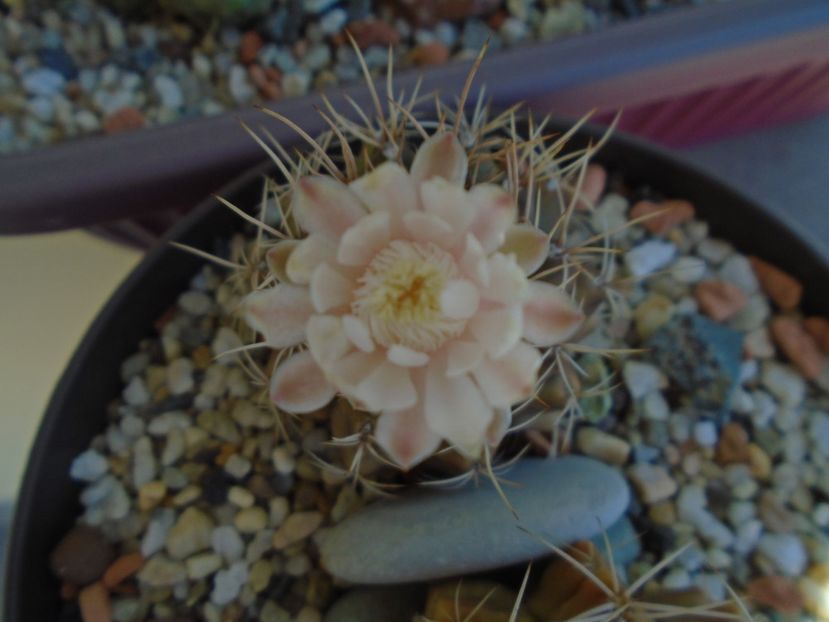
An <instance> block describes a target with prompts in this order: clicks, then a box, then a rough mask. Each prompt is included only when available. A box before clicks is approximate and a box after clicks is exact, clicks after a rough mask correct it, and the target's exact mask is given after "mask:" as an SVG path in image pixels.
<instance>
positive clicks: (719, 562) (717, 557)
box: [705, 549, 732, 570]
mask: <svg viewBox="0 0 829 622" xmlns="http://www.w3.org/2000/svg"><path fill="white" fill-rule="evenodd" d="M705 559H706V561H707V562H708V567H709V568H713V569H714V570H725V569H726V568H729V567H730V566H731V561H732V560H731V556H730V555H729V554H728V553H726V552H725V551H723V550H722V549H710V550H709V551H708V552H707V553H706V555H705Z"/></svg>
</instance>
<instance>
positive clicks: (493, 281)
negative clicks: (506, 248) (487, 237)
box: [481, 253, 528, 304]
mask: <svg viewBox="0 0 829 622" xmlns="http://www.w3.org/2000/svg"><path fill="white" fill-rule="evenodd" d="M489 274H490V281H489V287H487V288H486V289H485V290H484V291H482V292H481V296H482V297H483V298H485V299H487V300H492V301H494V302H500V303H503V304H520V303H521V302H522V301H523V300H524V299H525V298H526V296H527V287H528V283H527V277H526V275H525V274H524V271H523V270H522V269H521V267H520V266H519V265H518V264H517V263H516V262H515V259H514V258H513V257H511V256H507V255H502V254H501V253H495V254H493V255H491V256H490V257H489Z"/></svg>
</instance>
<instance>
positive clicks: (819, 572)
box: [799, 563, 829, 620]
mask: <svg viewBox="0 0 829 622" xmlns="http://www.w3.org/2000/svg"><path fill="white" fill-rule="evenodd" d="M799 587H800V593H801V594H802V595H803V601H804V605H805V607H806V609H807V611H809V612H811V613H813V614H814V615H816V616H817V617H818V620H826V619H829V602H827V599H826V593H827V590H829V564H826V563H821V564H817V565H815V566H812V567H811V568H809V571H808V572H807V573H806V576H805V577H803V578H802V579H801V580H800V582H799Z"/></svg>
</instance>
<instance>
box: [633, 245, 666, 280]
mask: <svg viewBox="0 0 829 622" xmlns="http://www.w3.org/2000/svg"><path fill="white" fill-rule="evenodd" d="M676 250H677V249H676V246H675V245H674V244H671V243H670V242H664V241H662V240H648V241H647V242H644V243H642V244H640V245H638V246H635V247H634V248H632V249H630V250H629V251H628V252H627V253H626V254H625V265H626V266H627V269H628V270H629V271H630V273H631V274H632V275H633V276H635V277H644V276H648V275H649V274H653V273H654V272H656V271H657V270H661V269H662V268H664V267H665V266H667V265H668V264H669V263H671V261H673V259H674V256H675V255H676Z"/></svg>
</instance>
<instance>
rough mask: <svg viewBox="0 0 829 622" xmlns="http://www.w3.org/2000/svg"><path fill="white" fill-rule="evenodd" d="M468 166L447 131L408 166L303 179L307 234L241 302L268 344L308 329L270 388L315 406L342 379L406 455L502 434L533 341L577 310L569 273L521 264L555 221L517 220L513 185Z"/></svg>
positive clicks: (380, 438) (391, 450) (382, 439)
mask: <svg viewBox="0 0 829 622" xmlns="http://www.w3.org/2000/svg"><path fill="white" fill-rule="evenodd" d="M466 175H467V156H466V153H465V151H464V149H463V148H462V146H461V145H460V143H459V142H458V140H457V138H456V137H455V136H454V134H451V133H439V134H436V135H434V136H432V137H431V138H429V139H427V140H426V141H425V142H424V143H423V145H422V146H421V147H420V149H419V150H418V152H417V154H416V156H415V158H414V161H413V163H412V166H411V170H410V171H406V170H405V169H404V168H403V167H401V166H399V165H398V164H396V163H393V162H386V163H384V164H382V165H380V166H378V167H377V168H375V169H374V170H372V171H371V172H369V173H367V174H366V175H364V176H362V177H360V178H358V179H356V180H354V181H352V182H351V183H349V184H348V185H346V184H344V183H341V182H339V181H337V180H336V179H334V178H333V177H326V176H308V177H304V178H301V179H299V180H297V181H296V183H295V185H294V188H293V198H292V201H293V204H292V211H293V214H294V215H295V218H296V221H297V223H298V224H299V225H300V227H301V228H302V229H303V230H304V231H305V232H306V233H307V234H308V235H307V237H306V238H304V239H302V240H300V241H298V242H297V241H293V240H291V241H287V240H286V241H284V242H280V243H279V244H278V245H277V247H276V248H274V249H273V250H272V251H271V253H272V256H273V257H274V258H275V260H274V263H278V264H279V266H280V267H279V269H278V270H275V273H277V274H278V275H281V278H280V282H279V283H278V284H277V285H276V286H273V287H270V288H267V289H262V290H259V291H255V292H253V293H252V294H250V295H249V296H248V297H247V298H246V299H245V302H244V312H245V317H246V320H247V322H248V323H249V324H250V326H251V327H253V328H254V329H255V330H257V331H258V332H259V333H261V334H262V335H263V337H264V339H265V341H266V343H267V344H268V345H270V346H271V347H274V348H287V347H291V346H298V345H301V344H306V345H307V349H302V350H300V351H299V352H298V353H296V354H294V355H292V356H291V357H289V358H287V359H286V360H284V361H282V362H281V364H279V365H278V366H277V367H276V369H275V370H274V372H273V376H272V379H271V384H270V396H271V399H272V400H273V401H274V402H275V404H276V405H277V406H278V407H279V408H281V409H283V410H285V411H288V412H294V413H303V412H311V411H314V410H317V409H319V408H321V407H323V406H325V405H326V404H327V403H328V402H329V401H330V400H331V399H332V398H333V397H334V396H335V395H338V394H339V395H343V396H344V397H346V398H347V399H348V400H350V401H351V402H352V403H353V404H354V405H355V406H356V407H358V408H361V409H364V410H367V411H370V412H373V413H376V414H377V415H378V419H377V422H376V426H375V431H374V434H375V438H376V441H377V443H378V444H379V445H380V446H381V447H382V448H383V450H384V451H385V452H387V454H388V455H389V456H390V457H391V458H392V459H393V460H395V461H396V462H397V463H398V464H400V466H402V467H404V468H409V467H411V466H414V465H415V464H417V463H418V462H420V461H422V460H423V459H425V458H426V457H428V456H429V455H431V454H432V453H433V452H434V451H435V450H436V449H437V448H438V446H439V445H440V444H441V442H442V441H444V440H445V441H447V442H448V443H450V444H451V445H453V446H455V447H456V448H458V449H459V450H461V451H462V452H464V453H466V454H467V455H470V456H472V457H477V456H478V455H480V452H481V450H482V448H483V446H484V444H490V445H493V446H494V445H497V443H498V442H499V441H500V440H501V438H502V437H503V435H504V434H505V433H506V430H507V429H508V426H509V423H510V407H511V406H512V405H514V404H516V403H518V402H520V401H523V400H525V399H528V398H530V397H531V396H532V395H533V392H534V389H535V385H536V381H537V377H538V373H539V368H540V367H541V363H542V354H541V351H540V350H539V348H545V347H549V346H552V345H555V344H557V343H561V342H562V341H565V340H567V339H568V338H570V337H571V336H572V335H573V334H574V333H575V332H576V330H577V329H578V327H579V325H580V324H581V322H582V313H581V312H580V310H579V309H578V308H577V307H576V305H575V304H574V303H573V301H572V300H571V298H570V297H569V296H568V295H567V294H566V293H565V292H564V291H563V290H562V289H560V288H558V287H556V286H554V285H552V284H550V283H547V282H545V281H542V280H532V279H529V278H528V275H530V274H532V273H533V272H534V271H536V270H537V269H538V268H539V267H540V266H541V264H542V263H543V262H544V259H545V258H546V256H547V249H548V238H547V235H546V234H545V233H544V232H542V231H540V230H538V229H536V228H534V227H532V226H531V225H528V224H526V223H522V224H519V223H517V222H516V219H517V208H516V205H515V201H514V199H513V196H512V195H511V194H510V193H508V192H507V191H506V190H504V189H503V188H501V187H500V186H497V185H492V184H479V185H474V186H472V187H471V188H469V189H466V188H465V187H464V182H465V180H466ZM280 246H282V248H280ZM272 266H273V263H272Z"/></svg>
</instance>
